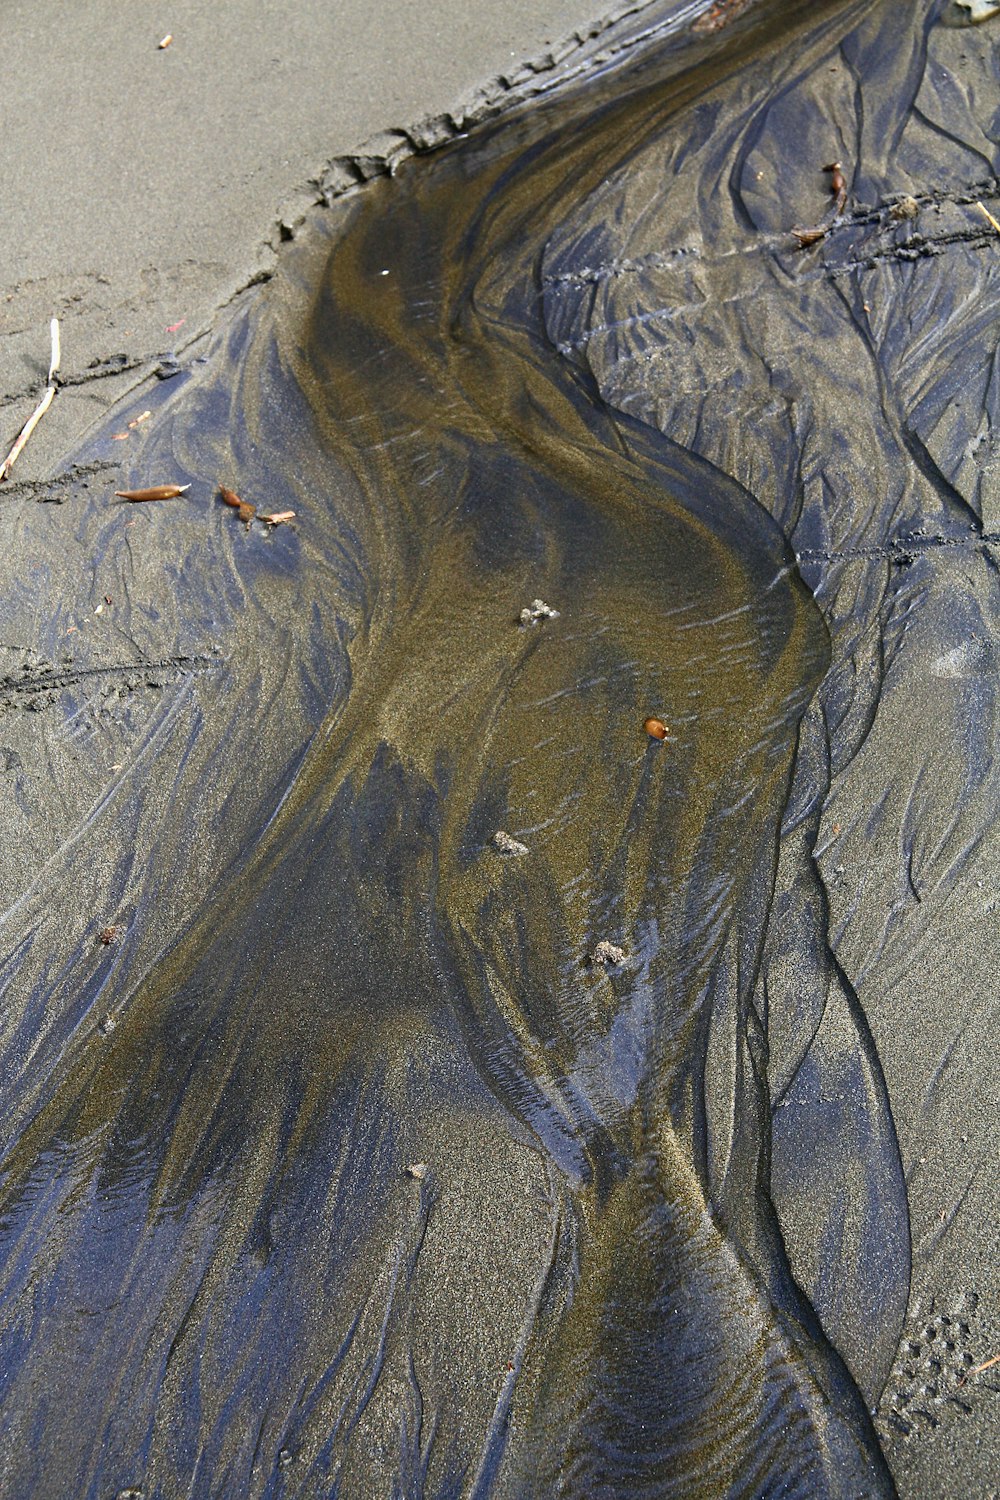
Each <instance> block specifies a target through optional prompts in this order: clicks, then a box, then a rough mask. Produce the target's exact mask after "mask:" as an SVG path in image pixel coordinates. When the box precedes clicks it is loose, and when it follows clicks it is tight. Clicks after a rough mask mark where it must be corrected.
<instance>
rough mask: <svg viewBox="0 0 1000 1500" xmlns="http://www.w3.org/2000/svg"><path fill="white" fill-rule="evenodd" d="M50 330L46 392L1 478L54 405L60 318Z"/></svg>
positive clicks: (0, 471)
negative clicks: (50, 346) (50, 343)
mask: <svg viewBox="0 0 1000 1500" xmlns="http://www.w3.org/2000/svg"><path fill="white" fill-rule="evenodd" d="M49 332H50V334H51V337H52V354H51V357H50V359H49V379H48V384H47V385H46V387H45V394H44V395H43V396H42V399H41V401H39V403H38V405H37V406H36V407H35V409H34V411H33V412H32V413H31V416H30V417H29V418H28V420H27V421H26V422H25V424H24V426H23V427H22V428H21V431H20V432H19V433H18V435H17V439H16V441H15V443H14V446H13V448H12V449H11V450H10V452H9V453H8V454H7V457H6V458H5V459H4V461H3V463H2V464H0V480H4V479H6V478H7V477H8V476H9V474H10V471H11V469H12V468H13V467H14V465H15V464H16V463H17V460H18V459H19V458H20V456H21V451H22V449H23V448H24V445H25V443H26V442H27V441H28V439H29V438H30V436H31V434H32V433H33V432H34V430H35V428H36V427H37V426H38V424H39V422H40V421H41V420H42V418H43V417H44V415H45V413H46V412H47V411H48V409H49V407H50V406H51V405H52V400H53V397H54V396H55V393H56V375H57V374H58V371H59V319H58V318H53V319H52V322H51V324H50V325H49Z"/></svg>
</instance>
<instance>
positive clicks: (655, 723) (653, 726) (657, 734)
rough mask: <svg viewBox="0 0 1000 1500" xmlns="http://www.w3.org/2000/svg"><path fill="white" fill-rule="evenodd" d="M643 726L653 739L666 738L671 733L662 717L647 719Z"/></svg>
mask: <svg viewBox="0 0 1000 1500" xmlns="http://www.w3.org/2000/svg"><path fill="white" fill-rule="evenodd" d="M642 727H643V729H644V730H645V731H646V733H647V734H648V735H649V737H650V739H651V740H665V739H666V737H667V735H668V733H669V730H668V729H667V726H666V724H664V722H663V720H662V719H652V718H651V719H646V721H645V722H644V724H643V726H642Z"/></svg>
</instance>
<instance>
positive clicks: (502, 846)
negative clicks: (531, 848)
mask: <svg viewBox="0 0 1000 1500" xmlns="http://www.w3.org/2000/svg"><path fill="white" fill-rule="evenodd" d="M493 843H494V845H495V846H496V848H498V849H499V850H500V853H501V854H514V855H521V854H527V853H528V846H527V844H522V843H520V842H519V840H517V839H514V838H511V836H510V834H509V833H504V831H503V829H502V828H499V829H497V831H496V833H495V834H494V835H493Z"/></svg>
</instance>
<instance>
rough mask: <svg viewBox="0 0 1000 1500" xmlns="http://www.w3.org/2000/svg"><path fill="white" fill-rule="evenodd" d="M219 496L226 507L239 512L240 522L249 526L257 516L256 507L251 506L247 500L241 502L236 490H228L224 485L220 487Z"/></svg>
mask: <svg viewBox="0 0 1000 1500" xmlns="http://www.w3.org/2000/svg"><path fill="white" fill-rule="evenodd" d="M219 494H220V496H221V497H222V502H223V504H224V505H231V506H232V507H233V509H234V510H237V511H239V514H240V520H241V521H245V522H246V524H247V525H248V526H249V525H250V522H251V521H252V520H253V518H254V516H255V515H256V514H257V507H256V505H250V504H248V502H247V501H246V500H241V499H240V497H239V495H237V493H236V491H235V490H227V489H226V486H225V485H224V484H220V485H219Z"/></svg>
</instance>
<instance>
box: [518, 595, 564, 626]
mask: <svg viewBox="0 0 1000 1500" xmlns="http://www.w3.org/2000/svg"><path fill="white" fill-rule="evenodd" d="M558 618H559V611H558V610H557V609H553V608H552V606H551V605H550V604H546V602H545V600H544V599H532V601H531V603H530V604H529V605H527V606H526V607H525V608H524V609H522V611H521V613H520V614H519V615H518V619H519V621H520V623H521V624H522V625H537V624H538V622H539V620H558Z"/></svg>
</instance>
